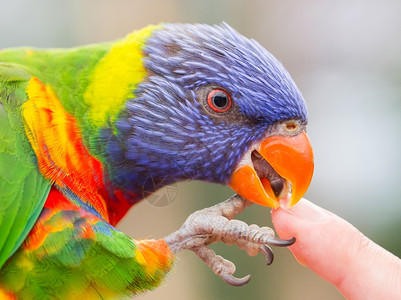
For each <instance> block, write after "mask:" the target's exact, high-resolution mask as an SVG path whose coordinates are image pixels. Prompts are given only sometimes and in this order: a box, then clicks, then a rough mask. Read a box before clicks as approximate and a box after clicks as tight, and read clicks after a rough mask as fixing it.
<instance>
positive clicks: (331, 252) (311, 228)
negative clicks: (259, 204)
mask: <svg viewBox="0 0 401 300" xmlns="http://www.w3.org/2000/svg"><path fill="white" fill-rule="evenodd" d="M272 220H273V225H274V227H275V229H276V232H277V234H278V235H279V236H280V237H281V238H290V237H295V238H296V239H297V241H296V242H295V244H294V245H292V246H291V247H289V249H290V250H291V252H292V253H293V254H294V256H295V258H296V259H297V261H298V262H299V263H301V264H302V265H305V266H307V267H309V268H310V269H312V270H313V271H314V272H316V273H317V274H318V275H319V276H321V277H323V278H324V279H326V280H327V281H329V282H331V283H332V284H333V285H335V286H336V287H337V288H338V289H339V290H340V291H341V293H343V294H344V295H345V296H346V297H347V298H349V299H367V298H366V295H368V294H369V287H373V286H375V287H376V288H375V292H376V294H377V295H395V294H396V293H395V292H394V290H396V289H398V290H400V287H399V286H397V285H394V284H392V285H390V286H392V287H393V289H392V290H391V289H390V290H386V289H383V288H380V286H385V285H388V283H389V279H390V278H391V279H392V280H391V281H393V282H396V281H397V280H398V278H400V277H401V274H400V272H398V273H397V275H395V276H394V275H392V276H388V272H389V270H391V268H390V267H389V266H394V265H395V266H397V265H398V266H399V268H400V270H401V261H400V259H399V258H396V257H395V256H394V255H392V254H391V253H389V252H387V251H386V250H384V249H383V248H381V247H380V246H378V245H376V244H375V243H373V242H372V241H370V240H369V239H368V238H366V237H365V236H364V235H363V234H362V233H361V232H359V231H358V230H357V229H356V228H355V227H354V226H352V225H351V224H350V223H348V222H347V221H345V220H343V219H342V218H340V217H338V216H336V215H335V214H333V213H331V212H329V211H327V210H325V209H323V208H320V207H318V206H317V205H315V204H313V203H311V202H309V201H307V200H305V199H302V200H301V201H299V203H298V204H297V205H295V206H294V207H293V208H291V209H289V210H283V209H281V208H279V209H275V210H273V211H272ZM378 266H379V267H378ZM393 273H394V272H393ZM394 277H396V278H397V280H394V279H393V278H394ZM363 289H365V290H366V292H365V293H361V291H362V290H363ZM356 296H357V297H356ZM382 298H383V297H377V298H375V299H382ZM383 299H393V298H388V297H384V298H383Z"/></svg>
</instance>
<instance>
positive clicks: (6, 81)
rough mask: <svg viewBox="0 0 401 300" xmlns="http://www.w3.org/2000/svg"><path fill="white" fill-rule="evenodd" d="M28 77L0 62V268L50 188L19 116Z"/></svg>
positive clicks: (36, 215)
mask: <svg viewBox="0 0 401 300" xmlns="http://www.w3.org/2000/svg"><path fill="white" fill-rule="evenodd" d="M30 77H31V76H30V75H29V74H27V73H26V72H25V71H23V70H22V69H20V68H18V67H16V66H14V65H11V64H4V63H0V141H1V143H0V203H1V207H0V232H1V235H0V268H1V266H2V265H3V264H4V262H5V261H6V260H7V258H8V257H9V256H10V255H11V254H12V253H13V252H14V251H15V250H16V249H17V248H18V247H19V246H20V245H21V243H22V241H23V240H24V239H25V237H26V236H27V234H28V232H29V231H30V230H31V228H32V226H33V224H34V222H35V221H36V220H37V218H38V216H39V213H40V211H41V210H42V207H43V204H44V202H45V200H46V197H47V194H48V192H49V189H50V184H49V182H48V181H47V180H46V179H45V178H44V177H43V176H42V175H41V174H40V172H39V170H38V168H37V165H36V163H35V154H34V152H33V151H32V149H31V147H30V144H29V142H28V140H27V139H26V137H25V130H24V124H23V121H22V117H21V109H20V106H21V104H22V103H23V102H25V100H26V98H27V95H26V92H25V88H26V85H27V81H28V79H30ZM9 166H13V168H12V169H10V167H9Z"/></svg>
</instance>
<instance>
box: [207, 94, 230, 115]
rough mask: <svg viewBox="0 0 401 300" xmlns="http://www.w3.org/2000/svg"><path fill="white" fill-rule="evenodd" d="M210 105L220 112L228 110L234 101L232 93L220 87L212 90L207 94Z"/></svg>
mask: <svg viewBox="0 0 401 300" xmlns="http://www.w3.org/2000/svg"><path fill="white" fill-rule="evenodd" d="M207 103H208V104H209V107H210V108H211V109H212V110H213V111H215V112H218V113H223V112H226V111H227V110H229V109H230V108H231V105H232V101H231V97H230V95H229V94H228V93H227V92H225V91H223V90H220V89H215V90H212V91H211V92H210V93H209V95H208V96H207Z"/></svg>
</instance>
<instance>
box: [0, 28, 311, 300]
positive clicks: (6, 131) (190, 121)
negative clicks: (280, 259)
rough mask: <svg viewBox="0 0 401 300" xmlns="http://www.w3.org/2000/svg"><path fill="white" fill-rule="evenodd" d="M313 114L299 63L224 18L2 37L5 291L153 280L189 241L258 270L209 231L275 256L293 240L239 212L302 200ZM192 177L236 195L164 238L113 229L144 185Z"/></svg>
mask: <svg viewBox="0 0 401 300" xmlns="http://www.w3.org/2000/svg"><path fill="white" fill-rule="evenodd" d="M306 124H307V110H306V106H305V103H304V100H303V98H302V96H301V94H300V92H299V91H298V89H297V87H296V85H295V84H294V83H293V81H292V79H291V78H290V76H289V74H288V73H287V71H286V70H285V69H284V68H283V66H282V65H281V64H280V63H279V62H278V61H277V60H276V59H275V58H274V57H273V56H272V55H271V54H270V53H269V52H268V51H266V50H265V49H264V48H263V47H261V46H260V45H259V44H258V43H257V42H256V41H254V40H250V39H247V38H245V37H243V36H242V35H240V34H239V33H237V32H236V31H235V30H234V29H232V28H231V27H229V26H228V25H226V24H223V25H221V26H208V25H184V24H162V25H157V26H148V27H146V28H144V29H142V30H139V31H135V32H133V33H132V34H130V35H128V36H127V37H125V38H123V39H121V40H118V41H116V42H112V43H102V44H96V45H88V46H84V47H78V48H71V49H45V50H41V49H30V48H18V49H5V50H2V51H0V233H1V234H0V268H1V269H0V298H1V299H49V298H50V299H52V298H54V299H70V298H77V297H78V298H80V299H92V298H93V299H98V298H101V297H102V299H103V298H113V297H119V296H125V295H130V294H132V293H138V292H142V291H144V290H147V289H152V288H153V287H155V286H157V285H158V284H159V283H160V282H161V281H162V279H163V277H164V275H165V274H166V273H167V272H168V271H169V270H170V269H171V267H172V264H173V261H174V255H175V253H176V252H178V251H180V250H182V249H189V250H192V251H193V252H195V253H196V254H198V256H200V257H201V258H202V259H203V260H204V261H205V262H206V263H207V264H208V265H209V266H210V267H211V268H212V269H213V271H214V272H215V273H217V274H218V275H220V276H221V277H222V278H223V279H224V280H225V281H226V282H228V283H230V284H232V285H241V284H244V283H246V282H247V281H248V280H249V277H245V278H242V279H238V278H235V277H234V276H233V275H232V274H233V273H234V270H235V268H234V265H233V264H232V263H231V262H229V261H227V260H225V259H223V258H221V257H220V256H216V255H215V253H214V252H213V251H212V250H210V249H209V248H207V245H209V244H210V243H212V242H216V241H223V242H225V243H228V244H232V243H235V244H237V245H238V246H239V247H240V248H243V249H245V250H246V251H247V252H248V253H249V254H250V255H256V254H257V253H258V252H262V253H263V254H265V256H266V257H267V260H268V263H270V262H271V260H272V252H271V249H270V248H269V246H268V245H269V244H270V245H278V246H286V245H289V244H291V243H293V242H294V240H280V239H278V238H275V237H274V233H273V232H272V230H271V229H269V228H267V227H262V228H260V227H258V226H256V225H250V226H248V225H247V224H245V223H243V222H240V221H237V220H233V218H234V216H235V214H238V213H240V212H241V211H242V210H243V209H244V207H245V206H248V205H249V204H250V203H251V202H248V200H250V201H252V202H255V203H258V204H261V205H264V206H269V207H279V206H285V207H290V206H292V205H294V204H295V203H296V202H297V201H298V200H299V199H300V198H301V197H302V195H303V194H304V193H305V191H306V189H307V188H308V186H309V183H310V180H311V177H312V173H313V155H312V150H311V146H310V143H309V141H308V138H307V136H306V133H305V127H306ZM149 178H151V179H152V180H149ZM186 179H193V180H203V181H209V182H214V183H219V184H227V185H229V186H230V187H231V188H232V189H233V190H234V191H235V192H237V193H238V194H239V195H240V196H234V197H233V198H231V199H229V200H227V201H226V202H222V203H220V204H217V205H216V206H213V207H211V208H206V209H204V210H202V211H199V212H196V213H194V214H193V215H191V216H190V217H189V218H188V219H187V221H186V222H185V224H184V225H183V226H182V227H181V228H180V229H179V230H178V231H177V232H175V233H173V234H171V235H169V236H167V237H165V238H164V239H159V240H135V239H132V238H130V237H128V236H127V235H125V234H124V233H122V232H120V231H119V230H117V229H116V228H115V226H116V224H117V223H118V222H119V221H120V220H121V218H122V217H123V216H124V215H125V214H126V212H127V211H128V209H130V207H132V206H133V205H135V203H137V202H138V201H140V200H142V199H143V198H144V196H145V194H146V193H148V192H149V191H150V192H152V191H155V190H157V189H158V188H160V187H162V186H164V185H167V184H171V183H173V182H177V181H181V180H186ZM241 196H242V197H243V198H242V197H241ZM245 199H248V200H245Z"/></svg>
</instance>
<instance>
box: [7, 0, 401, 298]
mask: <svg viewBox="0 0 401 300" xmlns="http://www.w3.org/2000/svg"><path fill="white" fill-rule="evenodd" d="M0 11H1V18H0V37H1V38H0V48H5V47H13V46H28V45H29V46H36V47H71V46H76V45H81V44H86V43H93V42H100V41H105V40H112V39H116V38H120V37H122V36H124V35H126V34H127V33H129V32H130V31H132V30H134V29H139V28H142V27H143V26H145V25H147V24H149V23H159V22H190V23H195V22H201V23H208V24H215V23H217V24H218V23H221V22H222V21H225V22H227V23H229V24H230V25H231V26H233V27H234V28H236V29H237V30H238V31H239V32H241V33H242V34H244V35H246V36H248V37H252V38H255V39H256V40H258V41H259V42H260V43H261V44H262V45H263V46H265V47H266V48H267V49H268V50H269V51H271V52H272V53H273V54H274V55H275V56H276V57H277V58H278V59H279V60H280V61H281V62H282V63H283V64H284V65H285V66H286V68H287V69H288V70H289V72H290V73H291V74H292V76H293V78H294V80H295V81H296V82H297V84H298V86H299V88H300V89H301V91H302V93H303V95H304V97H305V99H306V101H307V103H308V107H309V128H308V133H309V137H310V139H311V141H312V144H313V147H314V151H315V163H316V169H315V175H314V179H313V181H312V184H311V186H310V189H309V191H308V192H307V195H306V198H308V199H310V200H311V201H313V202H315V203H316V204H318V205H320V206H323V207H325V208H327V209H329V210H331V211H333V212H335V213H336V214H338V215H340V216H342V217H343V218H345V219H346V220H348V221H350V222H351V223H352V224H354V225H355V226H356V227H357V228H359V229H360V230H361V231H362V232H363V233H365V234H366V235H367V236H368V237H369V238H371V239H373V240H374V241H376V242H377V243H379V244H380V245H382V246H383V247H385V248H386V249H388V250H390V251H392V252H393V253H395V254H396V255H398V256H401V201H400V199H401V155H400V151H399V148H400V146H401V133H400V128H401V35H400V32H401V18H400V15H401V1H399V0H381V1H374V0H355V1H346V0H339V1H329V0H299V1H290V0H281V1H279V0H267V1H262V0H258V1H257V0H254V1H249V0H248V1H244V0H242V1H241V0H225V1H217V0H204V1H183V0H182V1H179V0H160V1H154V0H141V1H136V0H124V1H122V0H114V1H107V0H85V1H80V0H70V1H56V0H36V1H32V0H15V1H3V0H2V1H1V3H0ZM175 188H176V190H175V192H177V197H176V198H175V201H173V203H171V204H170V205H169V206H167V207H155V206H152V205H151V204H150V203H149V202H146V201H144V202H143V203H141V204H139V205H138V206H137V207H135V208H134V209H133V210H132V211H131V212H130V214H129V215H128V216H127V218H126V219H125V220H124V221H123V222H122V223H121V224H120V226H119V228H120V229H121V230H123V231H124V232H126V233H128V234H130V235H131V236H134V237H136V238H146V237H155V238H159V237H163V236H165V235H166V234H168V233H170V232H172V231H173V230H176V229H177V228H178V227H179V226H180V225H181V224H182V222H183V221H184V220H185V218H186V216H188V215H189V214H190V213H191V212H193V211H194V210H197V209H201V208H204V207H206V206H210V205H213V204H214V203H216V202H218V201H222V200H224V199H226V198H227V197H229V196H230V195H231V194H232V192H231V191H230V190H229V189H228V188H226V187H222V186H215V185H210V184H204V183H198V182H187V183H181V184H178V185H177V186H175ZM240 218H241V219H243V220H246V221H247V222H249V223H257V224H259V225H265V224H270V213H269V210H268V209H267V208H262V207H258V206H254V207H250V208H248V209H247V211H246V212H245V213H244V214H243V215H242V216H241V217H240ZM214 249H216V251H218V253H219V254H222V255H223V256H224V257H226V258H228V259H230V260H232V261H233V262H235V263H236V265H237V273H236V275H238V276H244V275H246V274H252V280H251V282H250V283H249V284H248V285H246V286H244V287H241V288H233V287H230V286H228V285H226V284H225V283H223V281H222V280H221V279H220V278H218V277H217V276H215V275H214V274H213V273H212V272H211V271H210V270H209V268H208V267H207V266H206V265H205V264H204V263H203V262H202V261H201V260H200V259H198V258H197V257H195V255H193V254H192V253H190V252H183V253H180V254H179V255H178V260H177V263H176V267H175V269H174V270H173V271H172V273H171V275H170V276H169V278H168V279H167V280H166V282H165V284H164V285H163V286H162V287H160V288H158V289H157V290H156V291H154V292H150V293H147V294H146V295H141V296H139V297H137V298H136V299H144V300H145V299H146V300H150V299H194V300H197V299H206V298H207V299H226V298H231V299H244V298H247V299H278V300H280V299H311V300H314V299H329V300H330V299H333V300H334V299H343V297H342V296H341V295H340V294H339V293H338V291H337V290H336V289H335V288H333V287H331V286H330V285H329V284H328V283H326V282H325V281H324V280H322V279H320V278H319V277H318V276H316V275H315V274H314V273H313V272H312V271H310V270H308V269H306V268H305V267H302V266H299V265H298V264H297V262H296V261H295V259H294V258H293V257H292V256H291V255H290V253H289V251H288V250H286V249H275V254H276V259H275V262H274V263H273V265H272V266H269V267H265V263H264V258H263V257H262V256H261V255H259V256H257V257H254V258H250V257H248V256H247V255H246V254H245V253H243V251H241V250H239V249H237V248H235V247H232V246H231V247H227V246H224V245H216V246H215V247H214ZM327 259H330V257H328V258H327ZM333 263H335V262H334V261H333Z"/></svg>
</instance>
